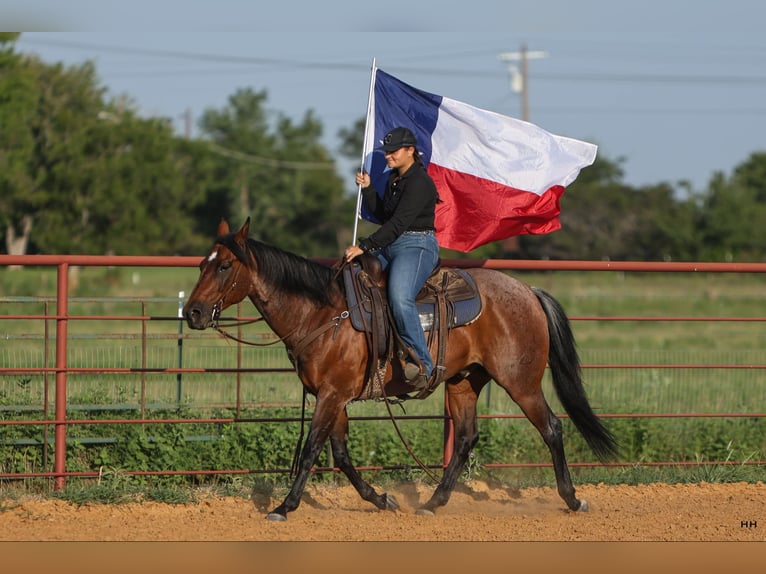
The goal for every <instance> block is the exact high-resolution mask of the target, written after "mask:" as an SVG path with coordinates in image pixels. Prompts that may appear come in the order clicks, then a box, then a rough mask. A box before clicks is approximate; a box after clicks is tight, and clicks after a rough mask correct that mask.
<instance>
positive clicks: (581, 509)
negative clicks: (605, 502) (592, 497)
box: [577, 500, 590, 512]
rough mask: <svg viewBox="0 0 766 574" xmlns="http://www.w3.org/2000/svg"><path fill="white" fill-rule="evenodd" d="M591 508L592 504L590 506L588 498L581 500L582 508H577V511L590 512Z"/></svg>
mask: <svg viewBox="0 0 766 574" xmlns="http://www.w3.org/2000/svg"><path fill="white" fill-rule="evenodd" d="M589 510H590V506H588V501H587V500H580V508H578V509H577V512H588V511H589Z"/></svg>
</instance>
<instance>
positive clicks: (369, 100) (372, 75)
mask: <svg viewBox="0 0 766 574" xmlns="http://www.w3.org/2000/svg"><path fill="white" fill-rule="evenodd" d="M376 69H377V68H376V65H375V58H373V59H372V71H371V73H370V91H369V94H368V95H367V116H366V117H365V121H364V140H363V142H362V160H361V162H360V165H359V171H364V160H365V158H366V157H367V130H369V129H370V125H369V124H370V111H371V108H372V95H373V91H374V89H375V70H376ZM372 129H373V130H374V129H375V126H372ZM361 210H362V186H361V185H358V186H357V190H356V210H355V211H354V235H353V237H352V239H351V245H356V234H357V230H358V227H359V214H360V213H361Z"/></svg>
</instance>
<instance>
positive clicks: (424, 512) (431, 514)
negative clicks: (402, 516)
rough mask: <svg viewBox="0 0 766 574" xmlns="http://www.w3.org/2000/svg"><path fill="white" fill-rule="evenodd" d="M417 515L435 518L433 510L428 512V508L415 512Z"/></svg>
mask: <svg viewBox="0 0 766 574" xmlns="http://www.w3.org/2000/svg"><path fill="white" fill-rule="evenodd" d="M415 514H416V515H417V516H434V513H433V511H432V510H428V509H427V508H418V509H417V510H416V511H415Z"/></svg>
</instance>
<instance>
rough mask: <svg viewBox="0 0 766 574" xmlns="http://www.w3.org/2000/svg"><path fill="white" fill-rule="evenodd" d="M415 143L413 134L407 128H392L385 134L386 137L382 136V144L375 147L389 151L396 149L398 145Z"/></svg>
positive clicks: (416, 141) (412, 144)
mask: <svg viewBox="0 0 766 574" xmlns="http://www.w3.org/2000/svg"><path fill="white" fill-rule="evenodd" d="M416 145H418V140H417V139H415V134H413V133H412V132H411V131H410V130H408V129H407V128H394V129H392V130H391V131H390V132H388V133H387V134H386V137H384V138H383V145H382V146H380V147H378V148H376V149H381V150H383V151H385V152H390V151H396V150H398V149H399V148H400V147H407V146H416Z"/></svg>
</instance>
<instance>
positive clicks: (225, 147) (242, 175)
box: [200, 89, 352, 256]
mask: <svg viewBox="0 0 766 574" xmlns="http://www.w3.org/2000/svg"><path fill="white" fill-rule="evenodd" d="M266 100H267V94H266V92H265V91H261V92H255V91H253V90H251V89H240V90H238V91H237V92H236V93H234V94H233V95H232V96H230V98H229V101H228V104H227V106H226V107H224V108H223V109H221V110H207V111H206V112H205V113H204V114H203V116H202V119H201V121H200V127H201V130H202V133H203V135H204V137H205V138H206V139H207V140H208V142H209V144H210V149H211V150H213V151H214V152H215V153H217V154H218V155H219V156H220V157H219V159H218V161H217V162H215V166H214V168H213V169H214V172H215V174H216V177H215V184H214V187H213V188H212V189H211V190H209V196H208V200H213V199H214V200H215V202H217V203H218V206H217V210H218V212H217V213H213V212H211V213H210V218H211V220H212V219H215V221H211V222H210V226H211V229H212V228H213V225H214V224H215V223H216V222H217V219H218V218H220V217H226V218H230V219H232V218H233V219H235V220H237V221H244V219H245V218H246V217H250V218H251V229H252V230H253V234H254V235H255V236H257V237H258V238H260V239H261V240H263V241H265V242H267V243H272V244H274V245H277V246H279V247H281V248H284V249H287V250H290V251H294V252H298V253H302V254H304V255H307V256H320V255H321V256H335V255H338V254H339V253H340V250H341V249H342V247H343V246H344V245H343V243H342V242H341V240H340V237H339V235H338V227H339V226H338V222H337V220H336V218H337V213H338V212H339V211H341V210H345V209H346V207H345V206H344V204H346V203H348V202H349V199H348V198H344V196H343V185H342V181H341V180H340V179H339V178H338V176H337V174H336V173H335V163H334V161H333V160H332V158H331V156H330V154H329V152H328V151H327V150H326V149H325V148H324V147H323V146H322V145H321V143H320V142H319V139H320V137H321V135H322V126H321V123H320V122H319V121H318V120H317V119H316V118H315V117H314V114H313V113H312V112H310V111H309V112H307V113H306V115H305V116H304V117H303V120H302V122H301V123H299V124H295V123H294V122H293V121H292V120H290V119H289V118H286V117H285V116H283V115H281V114H278V115H277V117H276V118H275V119H274V120H272V121H269V117H268V114H267V113H266V110H265V108H264V105H265V102H266ZM349 212H352V211H349Z"/></svg>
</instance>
